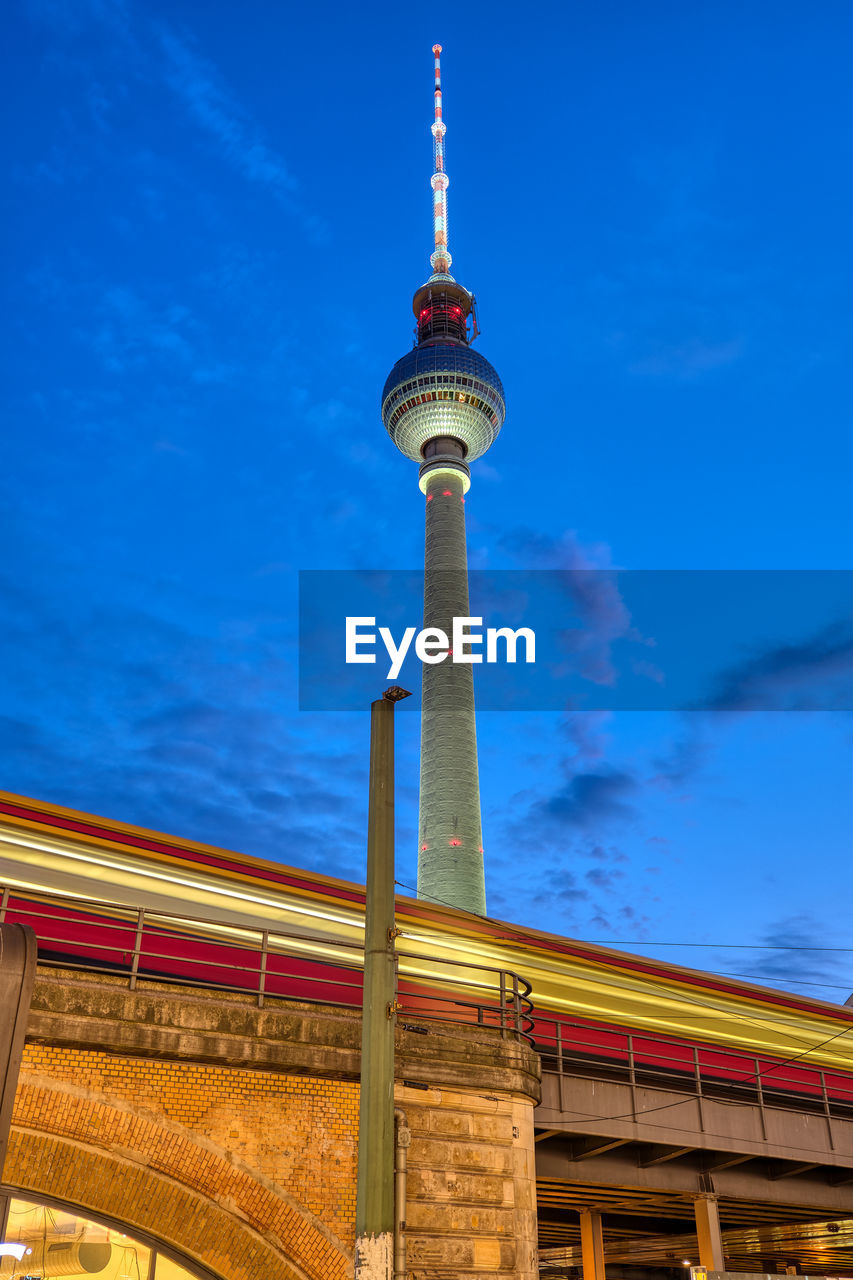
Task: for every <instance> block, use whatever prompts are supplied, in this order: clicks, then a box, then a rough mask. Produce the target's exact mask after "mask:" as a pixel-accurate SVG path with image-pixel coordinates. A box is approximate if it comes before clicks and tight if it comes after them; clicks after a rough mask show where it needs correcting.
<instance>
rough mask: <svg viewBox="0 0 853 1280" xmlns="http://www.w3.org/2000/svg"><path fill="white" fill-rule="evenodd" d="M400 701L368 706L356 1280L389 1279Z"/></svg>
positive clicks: (391, 696)
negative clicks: (396, 744) (397, 721)
mask: <svg viewBox="0 0 853 1280" xmlns="http://www.w3.org/2000/svg"><path fill="white" fill-rule="evenodd" d="M406 696H407V693H406V691H405V690H403V689H389V690H387V691H386V693H385V694H384V695H383V697H382V698H380V699H379V700H378V701H376V702H374V703H373V704H372V705H371V708H370V799H369V806H368V816H367V890H366V904H365V921H364V999H363V1006H362V1024H361V1097H360V1101H359V1115H358V1187H357V1191H356V1206H355V1276H356V1280H392V1275H393V1265H394V1027H395V1025H396V1009H397V1005H396V1000H395V995H396V990H395V979H394V703H395V702H396V701H398V699H399V698H401V697H406Z"/></svg>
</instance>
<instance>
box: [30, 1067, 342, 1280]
mask: <svg viewBox="0 0 853 1280" xmlns="http://www.w3.org/2000/svg"><path fill="white" fill-rule="evenodd" d="M358 1092H359V1091H358V1085H357V1084H356V1083H354V1082H350V1081H340V1080H331V1079H321V1078H315V1077H311V1076H290V1075H278V1074H275V1073H272V1072H264V1071H251V1070H245V1069H238V1068H231V1067H219V1066H209V1065H205V1064H200V1063H190V1062H175V1061H159V1060H154V1059H150V1058H134V1057H124V1056H118V1055H112V1054H105V1053H99V1052H95V1051H91V1050H82V1049H72V1048H67V1047H55V1046H43V1045H27V1046H26V1049H25V1053H24V1061H23V1064H22V1069H21V1078H20V1083H19V1087H18V1092H17V1096H16V1100H15V1112H14V1116H13V1124H14V1125H15V1126H16V1127H17V1128H18V1129H20V1130H36V1131H39V1132H41V1133H44V1134H50V1135H53V1136H55V1137H58V1138H63V1139H70V1140H72V1141H77V1142H82V1143H86V1144H88V1145H93V1146H97V1147H102V1148H106V1149H107V1150H109V1151H112V1152H118V1153H120V1154H122V1155H126V1156H129V1158H130V1159H131V1161H134V1160H136V1161H138V1162H139V1163H141V1164H143V1165H144V1166H145V1167H147V1168H150V1169H152V1170H154V1171H156V1172H157V1173H159V1174H163V1175H166V1176H167V1177H168V1178H170V1179H173V1180H174V1181H176V1182H179V1183H182V1184H183V1185H185V1186H187V1187H190V1188H192V1190H193V1191H194V1192H197V1193H200V1194H201V1195H203V1196H206V1197H209V1198H210V1199H211V1200H213V1201H214V1202H216V1203H219V1204H227V1205H228V1206H230V1207H233V1208H234V1209H235V1210H236V1211H237V1213H238V1214H239V1216H240V1217H242V1218H245V1219H246V1220H247V1221H248V1222H249V1223H250V1224H251V1226H252V1228H253V1229H254V1230H256V1231H258V1232H260V1233H262V1234H263V1235H265V1236H267V1237H268V1238H275V1239H276V1240H279V1241H281V1243H282V1246H283V1248H284V1250H285V1252H286V1253H288V1255H289V1256H291V1257H292V1258H293V1260H294V1261H296V1262H298V1263H299V1265H301V1266H303V1267H305V1268H306V1270H310V1272H311V1274H317V1275H319V1276H320V1277H321V1278H322V1280H326V1277H328V1276H341V1277H343V1276H344V1275H346V1274H347V1273H348V1272H349V1271H351V1266H350V1263H349V1259H350V1256H351V1250H352V1246H353V1243H354V1234H355V1231H354V1228H355V1193H356V1166H357V1141H358ZM25 1172H26V1171H23V1174H24V1176H22V1177H19V1179H18V1180H19V1182H21V1183H25V1182H26V1177H25ZM7 1176H9V1175H8V1172H7ZM42 1190H45V1188H42ZM282 1193H283V1194H282ZM306 1251H307V1252H306ZM312 1254H316V1255H317V1256H316V1257H311V1256H310V1255H312ZM308 1263H312V1264H313V1263H316V1265H317V1266H318V1267H319V1270H316V1269H314V1268H313V1266H311V1267H309V1266H308V1265H307V1264H308ZM235 1274H236V1273H235Z"/></svg>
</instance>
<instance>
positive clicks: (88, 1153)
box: [3, 1078, 352, 1280]
mask: <svg viewBox="0 0 853 1280" xmlns="http://www.w3.org/2000/svg"><path fill="white" fill-rule="evenodd" d="M3 1180H4V1183H6V1184H7V1185H8V1186H11V1187H15V1188H18V1189H20V1191H21V1192H22V1193H23V1194H26V1193H27V1192H29V1193H31V1194H33V1195H36V1196H39V1195H41V1196H44V1197H46V1198H51V1199H53V1200H59V1201H62V1202H63V1203H66V1204H68V1205H69V1206H74V1207H77V1208H79V1210H80V1212H81V1213H83V1214H85V1212H86V1210H87V1209H88V1210H89V1211H90V1212H91V1213H93V1214H95V1215H102V1216H104V1217H109V1218H113V1219H117V1220H119V1221H121V1222H124V1223H126V1224H127V1226H128V1228H129V1229H130V1231H131V1232H132V1231H133V1229H134V1228H136V1229H137V1230H138V1231H140V1232H141V1233H143V1234H144V1235H147V1236H150V1237H152V1238H154V1239H155V1240H161V1241H162V1242H163V1243H164V1244H165V1245H167V1246H169V1247H170V1248H172V1249H174V1250H176V1251H177V1252H178V1253H180V1254H184V1255H186V1257H187V1258H188V1260H190V1261H195V1262H197V1263H200V1264H201V1265H202V1266H203V1267H205V1268H207V1269H208V1270H210V1271H211V1272H212V1273H213V1274H214V1275H216V1276H218V1277H221V1278H222V1280H257V1277H258V1275H263V1276H265V1277H268V1280H346V1278H347V1277H348V1276H349V1275H351V1273H352V1264H351V1261H350V1259H349V1258H348V1256H347V1254H346V1252H345V1251H344V1250H343V1249H342V1247H341V1246H340V1245H339V1244H338V1242H337V1241H335V1240H334V1239H333V1238H332V1237H331V1236H330V1234H329V1233H328V1232H327V1231H325V1230H324V1229H323V1227H322V1225H321V1224H320V1223H318V1221H317V1219H315V1218H313V1217H312V1215H310V1214H308V1213H305V1212H304V1211H303V1210H301V1209H300V1207H299V1206H298V1205H296V1204H294V1203H293V1201H292V1200H291V1199H290V1198H289V1197H288V1196H286V1195H285V1194H284V1193H283V1192H281V1191H280V1189H278V1188H275V1187H273V1186H272V1185H270V1184H269V1183H267V1182H266V1181H265V1180H260V1179H259V1178H257V1177H255V1176H253V1175H252V1173H251V1171H249V1170H247V1169H245V1168H243V1167H241V1166H240V1165H239V1164H236V1163H234V1162H233V1161H232V1160H231V1159H230V1158H229V1157H228V1155H227V1153H223V1152H221V1151H219V1150H217V1149H215V1148H213V1147H212V1145H211V1144H204V1145H203V1144H201V1143H199V1142H198V1141H195V1140H194V1135H193V1134H191V1133H189V1132H188V1131H182V1130H181V1129H180V1128H179V1127H178V1126H174V1125H171V1126H166V1125H161V1124H158V1123H157V1122H156V1121H155V1120H153V1119H150V1118H146V1117H144V1116H141V1115H139V1114H135V1113H133V1112H132V1111H130V1110H129V1109H125V1108H123V1107H121V1106H115V1105H111V1104H108V1103H105V1102H103V1101H100V1100H98V1099H93V1098H91V1097H89V1096H86V1093H85V1091H83V1090H81V1089H78V1088H74V1087H73V1086H72V1087H65V1088H62V1087H59V1088H56V1087H52V1086H50V1085H48V1084H47V1083H44V1082H38V1083H36V1082H34V1081H32V1080H29V1081H28V1080H27V1079H26V1078H22V1079H21V1081H20V1084H19V1087H18V1092H17V1095H16V1099H15V1113H14V1116H13V1128H12V1133H11V1135H10V1141H9V1148H8V1152H7V1157H6V1163H5V1166H4V1168H3Z"/></svg>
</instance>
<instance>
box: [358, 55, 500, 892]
mask: <svg viewBox="0 0 853 1280" xmlns="http://www.w3.org/2000/svg"><path fill="white" fill-rule="evenodd" d="M433 53H434V54H435V123H434V124H433V126H432V134H433V138H434V140H435V173H434V174H433V176H432V189H433V215H434V226H435V251H434V253H433V254H432V256H431V257H430V264H431V266H432V272H433V273H432V275H431V276H430V278H429V280H427V282H426V284H423V285H421V287H420V288H419V289H418V290H417V291H416V293H415V296H414V300H413V303H412V306H413V308H414V312H415V316H416V317H417V344H416V346H415V347H414V348H413V349H412V350H411V351H409V352H408V353H407V354H406V355H404V356H403V358H402V360H398V361H397V363H396V364H395V365H394V368H393V369H392V370H391V373H390V374H389V376H388V381H387V382H386V383H385V389H384V391H383V392H382V420H383V422H384V423H385V426H386V428H387V430H388V433H389V435H390V436H391V439H392V440H393V441H394V443H395V444H396V446H397V448H398V449H399V450H400V451H401V452H402V453H404V454H405V455H406V457H407V458H411V459H412V461H413V462H418V463H420V473H419V474H420V488H421V492H422V493H423V494H424V496H425V499H426V504H425V505H426V554H425V562H424V627H425V628H432V627H435V628H440V629H441V630H442V631H444V632H445V633H446V634H447V635H448V636H449V635H450V634H451V632H452V619H453V618H458V617H467V616H468V614H469V612H470V609H469V605H468V561H467V555H466V550H465V497H464V495H465V494H466V493H467V491H468V489H469V487H470V483H471V478H470V476H471V473H470V469H469V464H470V463H471V462H473V461H474V459H475V458H479V457H482V455H483V454H484V453H485V452H486V450H487V449H488V448H489V446H490V445H491V444H492V442H493V440H494V439H495V437H496V436H497V434H498V432H499V431H500V429H501V426H502V424H503V420H504V414H505V406H504V393H503V387H502V386H501V380H500V378H499V377H498V375H497V373H496V372H495V370H494V369H493V368H492V366H491V365H490V364H489V362H488V360H486V359H484V358H483V356H481V355H480V354H479V352H476V351H473V350H472V349H471V347H470V345H469V343H470V342H471V341H473V339H474V338H475V337H476V336H477V325H476V316H475V312H474V296H473V294H470V293H469V292H468V290H467V289H464V288H463V287H462V285H460V284H457V282H456V281H455V280H454V278H453V276H452V275H451V274H450V264H451V257H450V253H449V252H448V248H447V186H448V181H447V174H446V173H445V169H444V134H445V125H444V121H443V120H442V113H441V66H440V61H439V54H440V53H441V45H434V46H433ZM469 322H470V324H471V331H470V333H469ZM418 895H419V896H420V897H422V898H429V899H432V900H435V901H439V902H444V903H449V904H450V905H451V906H455V907H461V908H463V909H464V910H466V911H476V912H480V913H485V910H486V892H485V883H484V875H483V839H482V833H481V825H480V786H479V779H478V775H477V731H476V725H475V720H474V682H473V671H472V667H471V665H470V664H463V663H458V662H453V661H451V660H450V659H449V658H448V659H446V660H445V661H444V662H441V663H436V664H432V665H429V664H424V668H423V701H422V715H421V782H420V821H419V854H418Z"/></svg>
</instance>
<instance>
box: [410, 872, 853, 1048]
mask: <svg viewBox="0 0 853 1280" xmlns="http://www.w3.org/2000/svg"><path fill="white" fill-rule="evenodd" d="M394 883H395V884H396V885H399V886H400V888H402V889H409V890H412V891H413V892H415V893H417V892H418V891H417V889H416V888H415V887H414V886H413V885H410V884H406V883H405V882H404V881H402V880H396V879H395V881H394ZM423 897H424V898H427V899H429V901H430V902H435V903H439V904H440V905H442V906H446V907H453V903H450V902H446V901H444V900H442V899H440V898H437V897H435V895H433V894H424V895H423ZM469 914H470V915H473V916H476V917H477V918H478V919H480V920H484V921H485V922H486V923H488V924H491V925H493V926H494V927H496V928H499V929H501V930H503V931H504V936H505V937H507V938H508V939H509V940H511V941H515V942H520V943H528V942H529V938H526V937H525V936H524V934H520V933H519V932H518V931H517V928H516V927H515V926H512V925H507V923H506V922H505V921H503V920H497V919H495V918H494V917H493V916H489V915H485V914H481V913H480V912H470V913H469ZM507 930H509V932H507ZM572 941H578V942H582V941H583V939H572ZM664 963H665V962H664ZM602 982H605V980H604V979H602ZM605 985H606V983H605ZM610 985H611V986H616V985H617V984H616V983H613V982H611V983H610ZM679 999H680V1000H681V1001H682V1002H683V1003H686V1004H690V1005H693V1006H695V1007H697V1008H700V1009H708V1010H709V1011H711V1012H713V1013H715V1014H717V1015H719V1014H720V1013H721V1012H723V1010H721V1009H720V1007H719V1005H714V1004H710V1003H709V1002H708V1001H705V1000H700V999H698V997H696V996H695V995H687V994H686V993H684V992H680V993H679ZM843 1008H844V1006H839V1011H840V1010H841V1009H843ZM548 1012H552V1011H550V1010H549V1011H548ZM733 1016H734V1018H736V1019H737V1020H738V1021H739V1022H742V1023H744V1024H749V1025H751V1026H754V1027H758V1028H759V1029H760V1030H762V1031H766V1030H767V1029H768V1028H769V1027H772V1028H774V1029H777V1028H778V1027H779V1021H778V1019H769V1018H765V1019H758V1018H753V1017H750V1016H749V1014H746V1013H744V1012H743V1011H741V1010H738V1011H737V1013H736V1014H734V1015H733ZM848 1030H853V1026H848V1027H845V1028H844V1029H843V1030H842V1031H841V1032H838V1033H837V1034H835V1035H832V1036H830V1037H829V1039H828V1040H825V1041H821V1042H820V1043H819V1044H816V1045H809V1047H808V1048H806V1049H804V1050H803V1053H804V1054H808V1053H816V1052H817V1051H818V1050H819V1049H821V1048H823V1047H824V1045H825V1044H829V1043H830V1042H831V1041H832V1040H835V1039H837V1038H838V1036H840V1035H843V1034H845V1032H846V1031H848ZM785 1033H786V1035H787V1036H788V1037H789V1039H791V1040H793V1041H800V1043H802V1044H805V1043H806V1041H804V1040H803V1037H802V1036H801V1035H799V1034H797V1033H796V1032H795V1031H794V1030H793V1029H792V1028H791V1027H790V1026H789V1025H785Z"/></svg>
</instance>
